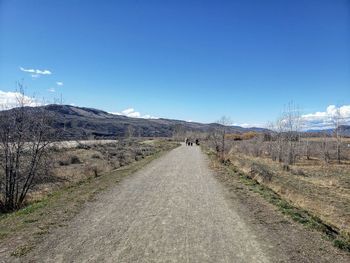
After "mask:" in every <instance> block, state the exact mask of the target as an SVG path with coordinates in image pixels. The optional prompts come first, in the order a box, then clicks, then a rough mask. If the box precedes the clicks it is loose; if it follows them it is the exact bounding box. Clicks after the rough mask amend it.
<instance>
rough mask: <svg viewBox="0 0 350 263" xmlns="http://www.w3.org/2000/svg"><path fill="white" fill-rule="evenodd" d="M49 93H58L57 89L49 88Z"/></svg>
mask: <svg viewBox="0 0 350 263" xmlns="http://www.w3.org/2000/svg"><path fill="white" fill-rule="evenodd" d="M47 91H49V92H56V90H55V88H49V89H48V90H47Z"/></svg>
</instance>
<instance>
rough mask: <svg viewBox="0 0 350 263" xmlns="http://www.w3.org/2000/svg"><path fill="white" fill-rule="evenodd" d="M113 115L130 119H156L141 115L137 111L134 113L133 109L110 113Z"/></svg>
mask: <svg viewBox="0 0 350 263" xmlns="http://www.w3.org/2000/svg"><path fill="white" fill-rule="evenodd" d="M110 113H111V114H114V115H122V116H126V117H131V118H143V119H157V117H154V116H151V115H149V114H145V115H142V114H141V113H140V112H139V111H135V109H134V108H128V109H125V110H123V111H121V112H110Z"/></svg>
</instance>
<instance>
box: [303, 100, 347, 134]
mask: <svg viewBox="0 0 350 263" xmlns="http://www.w3.org/2000/svg"><path fill="white" fill-rule="evenodd" d="M338 113H339V118H340V123H341V124H343V125H350V105H343V106H340V107H337V106H335V105H329V106H328V107H327V108H326V110H325V111H317V112H314V113H308V114H303V115H302V116H301V121H302V123H303V127H304V129H327V128H332V127H333V126H334V124H333V117H334V116H336V115H337V114H338Z"/></svg>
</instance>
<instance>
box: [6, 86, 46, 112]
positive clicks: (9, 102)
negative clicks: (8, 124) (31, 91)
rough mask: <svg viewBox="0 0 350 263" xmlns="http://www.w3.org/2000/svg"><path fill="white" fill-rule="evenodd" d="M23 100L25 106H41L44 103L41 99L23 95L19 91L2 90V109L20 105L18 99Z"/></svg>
mask: <svg viewBox="0 0 350 263" xmlns="http://www.w3.org/2000/svg"><path fill="white" fill-rule="evenodd" d="M20 100H23V101H24V104H25V106H31V107H35V106H40V105H42V103H40V102H39V101H37V100H35V99H33V98H31V97H28V96H25V95H22V94H21V93H19V92H11V91H2V90H0V110H6V109H11V108H15V107H18V101H20Z"/></svg>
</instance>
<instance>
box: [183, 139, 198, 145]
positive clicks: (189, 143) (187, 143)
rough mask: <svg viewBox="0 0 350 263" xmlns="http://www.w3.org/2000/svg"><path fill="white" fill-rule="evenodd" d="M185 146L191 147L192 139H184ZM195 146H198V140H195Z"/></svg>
mask: <svg viewBox="0 0 350 263" xmlns="http://www.w3.org/2000/svg"><path fill="white" fill-rule="evenodd" d="M185 144H186V146H193V141H192V139H190V138H186V139H185ZM195 144H196V145H199V140H198V139H196V140H195Z"/></svg>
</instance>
